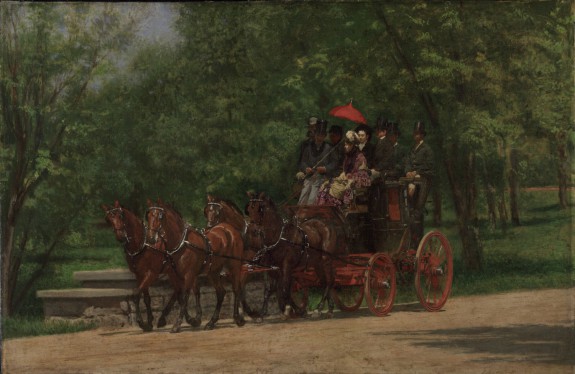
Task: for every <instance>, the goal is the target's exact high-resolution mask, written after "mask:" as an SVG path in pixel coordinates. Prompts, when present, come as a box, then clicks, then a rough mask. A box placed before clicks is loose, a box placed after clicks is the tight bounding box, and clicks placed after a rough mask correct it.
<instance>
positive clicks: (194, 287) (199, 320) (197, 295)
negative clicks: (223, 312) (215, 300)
mask: <svg viewBox="0 0 575 374" xmlns="http://www.w3.org/2000/svg"><path fill="white" fill-rule="evenodd" d="M192 291H193V293H194V299H195V301H196V316H195V317H194V318H192V317H191V316H190V315H189V314H188V313H187V308H186V322H188V323H189V324H190V326H192V327H199V326H200V325H201V324H202V304H200V296H201V295H200V286H199V285H198V278H197V277H196V278H195V279H194V280H193V281H192Z"/></svg>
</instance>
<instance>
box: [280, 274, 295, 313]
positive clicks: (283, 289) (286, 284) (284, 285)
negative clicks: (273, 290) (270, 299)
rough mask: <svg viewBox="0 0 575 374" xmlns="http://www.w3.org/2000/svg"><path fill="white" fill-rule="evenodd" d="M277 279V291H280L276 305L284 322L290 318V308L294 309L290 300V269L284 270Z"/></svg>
mask: <svg viewBox="0 0 575 374" xmlns="http://www.w3.org/2000/svg"><path fill="white" fill-rule="evenodd" d="M279 279H281V284H280V285H279V287H278V291H280V292H279V293H280V295H278V304H279V306H280V312H281V319H283V320H284V321H285V320H287V319H289V318H290V317H291V311H292V306H293V307H295V305H294V303H293V301H292V299H291V269H289V268H285V269H284V271H283V272H282V276H281V277H280V278H279ZM296 309H297V308H296Z"/></svg>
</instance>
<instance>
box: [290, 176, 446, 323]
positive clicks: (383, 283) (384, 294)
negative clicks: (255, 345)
mask: <svg viewBox="0 0 575 374" xmlns="http://www.w3.org/2000/svg"><path fill="white" fill-rule="evenodd" d="M409 183H415V184H417V183H418V181H417V180H414V179H407V178H401V179H399V180H388V181H385V182H381V183H380V184H379V185H375V186H372V188H371V190H367V189H365V190H359V191H354V194H355V198H354V200H353V202H352V204H351V205H350V206H349V207H347V208H346V209H340V208H339V207H335V206H288V207H286V208H285V211H286V215H287V217H288V220H289V219H291V220H294V221H296V222H302V221H305V220H306V219H310V218H317V217H319V218H321V219H326V220H333V221H336V222H338V223H339V224H340V225H341V226H342V228H341V232H342V234H343V235H345V238H346V239H345V242H346V245H347V247H346V253H348V254H347V255H346V256H340V257H339V258H336V259H335V260H334V262H335V263H336V266H335V282H336V287H335V289H334V291H333V294H332V296H334V299H335V302H336V304H337V305H338V307H339V308H340V309H341V310H344V311H354V310H357V309H358V308H359V307H360V306H361V305H362V300H363V299H364V298H365V300H366V303H367V306H368V307H369V309H370V310H371V311H372V313H374V314H375V315H379V316H383V315H386V314H388V313H389V311H391V309H392V306H393V301H394V298H395V294H396V273H398V274H399V277H398V279H413V280H414V282H415V288H416V292H417V296H418V299H419V301H420V303H421V304H422V306H423V307H424V308H425V309H426V310H428V311H438V310H441V308H442V307H443V306H444V304H445V302H446V301H447V298H448V296H449V293H450V291H451V283H452V279H453V259H452V251H451V246H450V244H449V241H448V240H447V238H446V237H445V236H444V235H443V234H442V233H441V232H439V231H431V232H428V233H427V234H426V235H425V236H424V237H423V238H422V239H421V241H420V243H419V245H418V246H415V245H412V244H411V243H410V240H411V235H410V228H409V220H410V217H409V206H408V194H407V185H408V184H409ZM292 279H293V286H292V288H293V291H292V293H293V296H294V298H296V299H299V300H302V302H303V301H304V300H305V295H307V289H309V288H310V287H319V285H320V282H319V280H318V279H317V277H315V276H314V272H313V269H303V270H299V271H296V272H294V274H292Z"/></svg>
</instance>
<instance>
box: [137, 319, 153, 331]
mask: <svg viewBox="0 0 575 374" xmlns="http://www.w3.org/2000/svg"><path fill="white" fill-rule="evenodd" d="M138 326H140V328H141V329H142V331H144V332H150V331H152V329H153V326H152V325H146V324H144V322H141V321H138Z"/></svg>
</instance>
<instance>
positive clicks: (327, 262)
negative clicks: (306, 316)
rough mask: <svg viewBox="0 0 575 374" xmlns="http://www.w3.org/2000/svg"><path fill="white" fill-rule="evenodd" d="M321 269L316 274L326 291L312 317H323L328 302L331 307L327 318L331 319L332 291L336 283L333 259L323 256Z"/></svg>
mask: <svg viewBox="0 0 575 374" xmlns="http://www.w3.org/2000/svg"><path fill="white" fill-rule="evenodd" d="M319 268H320V269H318V270H316V273H317V274H318V276H319V278H320V281H321V284H323V285H324V286H325V289H324V292H323V295H322V297H321V300H320V301H319V303H318V305H317V307H316V309H315V310H314V311H313V315H312V316H313V317H316V318H317V317H320V316H321V312H322V310H323V306H324V304H325V302H326V300H327V301H328V307H329V310H328V313H327V317H328V318H331V317H332V316H333V300H332V299H331V290H332V289H333V284H334V282H335V276H334V274H333V268H332V261H331V258H330V257H329V256H322V259H321V266H319ZM316 269H317V268H316Z"/></svg>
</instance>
